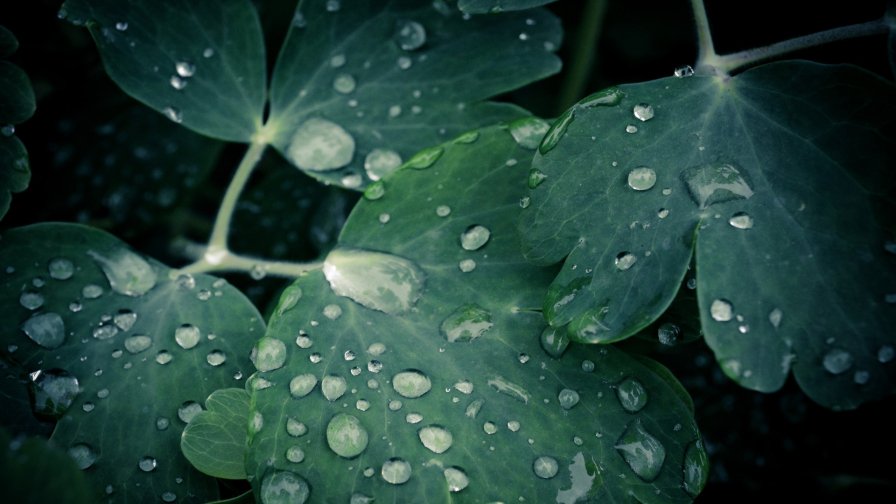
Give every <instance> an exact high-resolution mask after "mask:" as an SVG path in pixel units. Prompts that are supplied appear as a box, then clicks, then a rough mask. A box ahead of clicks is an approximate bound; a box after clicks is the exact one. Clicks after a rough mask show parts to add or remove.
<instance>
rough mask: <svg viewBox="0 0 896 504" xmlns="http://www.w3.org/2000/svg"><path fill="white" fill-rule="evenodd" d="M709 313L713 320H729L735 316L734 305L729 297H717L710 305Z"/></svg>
mask: <svg viewBox="0 0 896 504" xmlns="http://www.w3.org/2000/svg"><path fill="white" fill-rule="evenodd" d="M709 314H710V316H712V319H713V320H716V321H718V322H728V321H729V320H731V319H732V318H734V306H732V305H731V301H728V300H727V299H715V300H713V302H712V304H711V305H709Z"/></svg>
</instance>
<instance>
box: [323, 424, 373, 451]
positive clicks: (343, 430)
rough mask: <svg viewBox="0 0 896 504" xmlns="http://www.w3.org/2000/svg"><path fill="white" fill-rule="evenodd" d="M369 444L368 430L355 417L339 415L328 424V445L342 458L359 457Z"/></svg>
mask: <svg viewBox="0 0 896 504" xmlns="http://www.w3.org/2000/svg"><path fill="white" fill-rule="evenodd" d="M367 442H368V434H367V429H365V428H364V426H363V425H361V421H360V420H358V418H357V417H355V416H353V415H349V414H346V413H338V414H336V415H335V416H334V417H333V418H331V419H330V423H329V424H327V445H328V446H329V447H330V449H331V450H333V453H335V454H336V455H339V456H340V457H343V458H353V457H357V456H358V455H360V454H361V453H362V452H363V451H364V450H365V449H366V448H367Z"/></svg>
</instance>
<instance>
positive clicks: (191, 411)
mask: <svg viewBox="0 0 896 504" xmlns="http://www.w3.org/2000/svg"><path fill="white" fill-rule="evenodd" d="M200 412H202V406H200V405H199V403H198V402H196V401H186V402H184V403H183V404H181V405H180V407H179V408H177V418H180V421H181V422H183V423H186V424H188V423H190V421H192V420H193V418H195V417H196V415H198V414H199V413H200Z"/></svg>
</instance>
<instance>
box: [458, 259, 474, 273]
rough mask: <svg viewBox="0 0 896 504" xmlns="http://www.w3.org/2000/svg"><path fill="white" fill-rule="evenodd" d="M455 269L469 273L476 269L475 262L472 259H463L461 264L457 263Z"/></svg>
mask: <svg viewBox="0 0 896 504" xmlns="http://www.w3.org/2000/svg"><path fill="white" fill-rule="evenodd" d="M457 268H458V269H459V270H461V271H462V272H463V273H469V272H471V271H473V270H474V269H476V261H474V260H473V259H464V260H462V261H461V262H459V263H457Z"/></svg>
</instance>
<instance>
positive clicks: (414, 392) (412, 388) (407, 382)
mask: <svg viewBox="0 0 896 504" xmlns="http://www.w3.org/2000/svg"><path fill="white" fill-rule="evenodd" d="M392 388H393V389H395V392H398V395H400V396H402V397H407V398H409V399H415V398H417V397H421V396H423V395H424V394H426V393H427V392H429V391H430V389H431V388H432V382H431V381H430V379H429V377H428V376H426V375H425V374H423V373H422V372H420V371H417V370H415V369H409V370H406V371H402V372H400V373H397V374H396V375H395V376H393V377H392Z"/></svg>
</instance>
